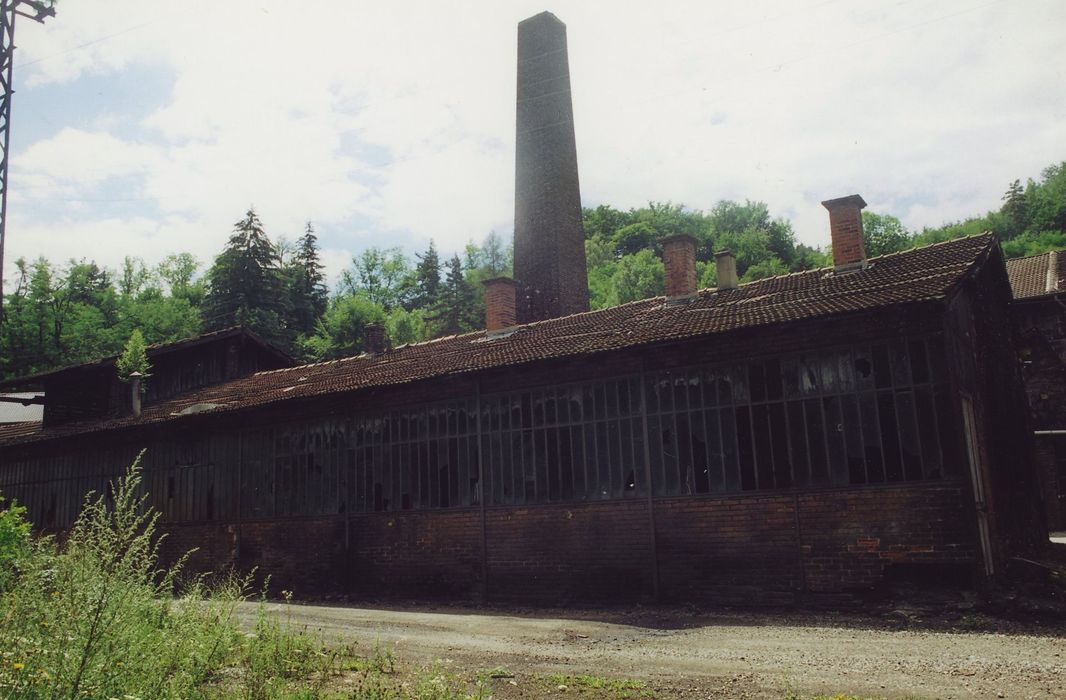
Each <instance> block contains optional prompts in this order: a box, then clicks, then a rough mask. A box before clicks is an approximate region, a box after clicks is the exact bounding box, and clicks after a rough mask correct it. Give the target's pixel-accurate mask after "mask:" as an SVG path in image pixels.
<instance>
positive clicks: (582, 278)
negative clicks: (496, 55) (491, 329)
mask: <svg viewBox="0 0 1066 700" xmlns="http://www.w3.org/2000/svg"><path fill="white" fill-rule="evenodd" d="M517 107H518V110H517V130H516V134H515V233H514V274H515V281H516V282H517V283H518V299H517V304H518V307H517V311H518V318H517V320H518V322H519V323H529V322H531V321H540V320H543V319H548V318H557V317H559V316H567V315H569V314H574V313H580V312H582V311H588V309H589V290H588V268H587V265H586V262H585V233H584V229H583V228H582V225H581V192H580V188H579V186H578V177H577V145H576V142H575V139H574V109H573V104H572V102H571V99H570V64H569V59H568V57H567V51H566V25H565V24H563V23H562V22H560V21H559V19H558V18H557V17H556V16H555V15H553V14H551V13H550V12H542V13H540V14H539V15H536V16H533V17H530V18H529V19H526V20H523V21H522V22H519V24H518V105H517Z"/></svg>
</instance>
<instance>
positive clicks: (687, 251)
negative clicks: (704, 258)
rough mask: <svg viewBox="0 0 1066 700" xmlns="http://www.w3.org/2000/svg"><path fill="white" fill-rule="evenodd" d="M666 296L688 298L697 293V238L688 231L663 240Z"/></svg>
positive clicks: (670, 298) (669, 297) (671, 298)
mask: <svg viewBox="0 0 1066 700" xmlns="http://www.w3.org/2000/svg"><path fill="white" fill-rule="evenodd" d="M662 244H663V272H664V273H665V275H666V298H667V300H673V299H686V298H688V297H691V296H693V295H694V294H695V293H696V239H695V238H693V237H692V236H690V235H688V234H687V233H681V234H678V235H676V236H670V237H669V238H664V239H663V240H662Z"/></svg>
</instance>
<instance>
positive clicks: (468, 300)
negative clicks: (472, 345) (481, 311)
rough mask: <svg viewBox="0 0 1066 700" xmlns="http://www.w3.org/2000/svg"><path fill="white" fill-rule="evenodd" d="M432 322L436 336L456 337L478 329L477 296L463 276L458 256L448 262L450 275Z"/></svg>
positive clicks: (442, 289) (442, 288) (441, 289)
mask: <svg viewBox="0 0 1066 700" xmlns="http://www.w3.org/2000/svg"><path fill="white" fill-rule="evenodd" d="M431 320H433V321H434V322H435V325H436V334H437V335H438V336H441V335H454V334H456V333H463V332H465V331H468V330H471V329H473V328H477V327H478V326H479V325H480V319H478V318H477V296H476V295H475V293H474V289H473V287H471V285H470V283H469V282H467V280H466V276H465V275H464V274H463V261H462V260H460V259H459V256H458V255H455V256H453V257H452V259H451V260H449V261H448V274H447V276H446V277H445V279H444V283H443V284H442V285H441V288H440V296H439V298H438V300H437V303H436V305H435V307H434V314H433V316H432V317H431Z"/></svg>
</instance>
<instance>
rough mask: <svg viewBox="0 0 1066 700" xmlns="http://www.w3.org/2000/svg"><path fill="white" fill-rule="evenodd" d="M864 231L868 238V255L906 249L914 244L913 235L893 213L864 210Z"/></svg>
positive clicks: (864, 235) (873, 255) (872, 255)
mask: <svg viewBox="0 0 1066 700" xmlns="http://www.w3.org/2000/svg"><path fill="white" fill-rule="evenodd" d="M862 232H863V237H864V238H865V239H866V255H867V256H869V257H871V258H872V257H875V256H877V255H884V254H885V253H896V252H899V251H901V250H906V249H907V248H910V247H911V246H912V245H913V240H912V239H913V236H911V234H910V232H908V231H907V229H906V228H904V227H903V222H901V221H900V220H899V219H897V218H896V217H894V216H892V215H891V214H875V213H874V212H872V211H864V212H863V213H862Z"/></svg>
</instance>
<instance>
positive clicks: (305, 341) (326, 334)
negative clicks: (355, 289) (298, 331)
mask: <svg viewBox="0 0 1066 700" xmlns="http://www.w3.org/2000/svg"><path fill="white" fill-rule="evenodd" d="M384 320H385V311H384V310H383V309H382V308H381V306H379V305H378V304H375V303H374V302H372V301H370V300H369V299H367V298H366V297H365V296H363V295H361V294H351V295H347V296H341V297H337V298H336V299H334V300H333V301H332V302H331V303H330V305H329V309H327V310H326V313H325V315H323V316H322V318H321V319H320V320H319V322H318V324H317V326H316V327H315V333H314V335H311V336H306V337H303V338H300V339H299V340H298V344H299V348H300V351H301V352H302V354H303V355H304V356H305V358H307V359H309V360H329V359H334V358H338V357H350V356H351V355H357V354H359V352H360V351H362V349H363V342H364V335H365V333H366V326H367V324H369V323H381V322H383V321H384Z"/></svg>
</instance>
